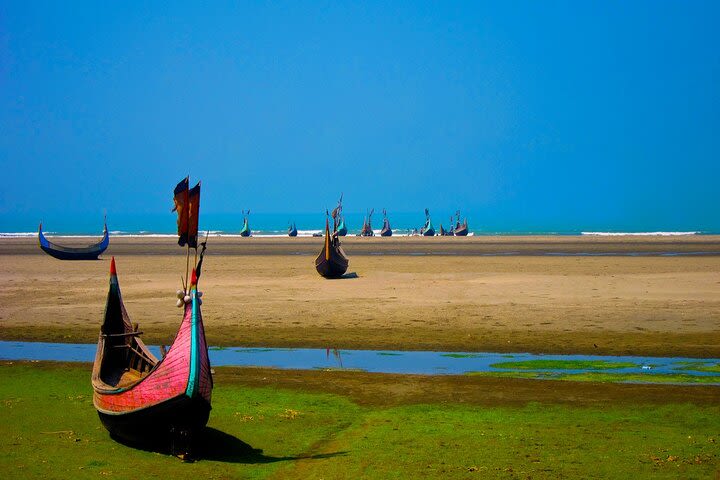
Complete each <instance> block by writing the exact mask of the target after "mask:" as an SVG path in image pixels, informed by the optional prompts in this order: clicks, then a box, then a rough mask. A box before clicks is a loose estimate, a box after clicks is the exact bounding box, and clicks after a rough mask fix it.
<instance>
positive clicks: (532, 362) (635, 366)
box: [0, 341, 720, 385]
mask: <svg viewBox="0 0 720 480" xmlns="http://www.w3.org/2000/svg"><path fill="white" fill-rule="evenodd" d="M150 348H151V350H152V351H153V353H155V354H156V355H157V356H158V357H160V348H159V347H150ZM95 349H96V345H95V344H73V343H43V342H12V341H0V359H2V360H38V361H63V362H92V361H93V360H94V359H95ZM209 353H210V362H211V364H212V365H213V366H244V367H270V368H280V369H304V370H305V369H343V370H349V371H352V370H361V371H366V372H376V373H401V374H419V375H465V374H490V375H495V376H516V377H524V378H545V379H547V378H557V379H568V380H571V379H573V378H574V377H575V378H577V379H585V380H588V379H589V380H592V378H597V379H602V380H605V381H631V382H647V383H668V379H672V380H673V381H672V383H703V384H706V385H707V384H708V383H709V384H716V385H720V359H697V358H685V357H676V358H671V357H632V356H600V355H538V354H531V353H514V354H507V353H490V352H427V351H387V350H337V349H317V348H252V347H210V348H209ZM603 372H604V373H605V375H603V376H600V375H599V374H600V373H603ZM609 372H612V375H610V374H609ZM581 375H582V376H581ZM700 377H702V378H700Z"/></svg>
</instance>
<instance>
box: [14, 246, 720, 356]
mask: <svg viewBox="0 0 720 480" xmlns="http://www.w3.org/2000/svg"><path fill="white" fill-rule="evenodd" d="M63 240H64V239H63ZM90 241H92V240H88V239H85V240H83V241H81V243H82V242H84V243H89V242H90ZM321 241H322V240H321V239H317V238H314V239H313V238H298V239H289V238H275V239H267V238H250V239H241V238H214V239H211V240H210V250H209V254H208V256H207V258H206V261H205V265H204V267H203V277H202V279H201V285H200V288H201V290H203V291H204V292H205V296H204V297H203V298H204V300H205V303H204V305H203V315H204V319H205V324H206V330H207V335H208V339H209V341H210V343H211V344H213V345H248V346H276V347H288V346H297V347H299V346H307V347H321V348H322V347H337V348H371V349H372V348H375V349H399V350H410V349H412V350H456V351H507V352H524V351H529V352H543V353H589V354H638V355H640V354H642V355H661V356H691V357H720V238H719V237H715V236H692V237H612V238H608V237H470V238H448V239H444V238H427V239H424V238H392V239H380V238H373V239H365V238H348V239H347V241H346V242H345V243H344V248H345V250H346V252H347V253H348V255H349V256H350V269H349V272H354V273H356V278H346V279H341V280H332V281H330V280H325V279H323V278H321V277H320V276H319V275H317V273H316V272H315V270H314V267H313V257H314V255H313V254H315V253H316V252H317V251H319V249H320V246H321ZM35 242H36V240H35V239H0V281H2V284H3V289H2V291H0V338H1V339H4V340H9V339H17V340H43V341H65V342H81V343H93V342H95V341H96V339H97V332H98V329H99V325H100V322H101V320H102V313H103V308H104V302H105V297H106V294H107V280H108V269H109V258H110V255H115V256H116V259H117V262H118V272H119V279H120V285H121V288H122V291H123V297H124V300H125V304H126V307H127V309H128V311H129V313H130V315H131V317H132V318H133V320H134V321H135V322H138V323H139V324H140V329H141V330H143V331H144V332H145V335H144V337H145V340H146V341H148V342H150V343H165V344H169V343H170V342H171V341H172V338H173V335H174V332H175V329H176V328H177V325H178V323H179V321H180V313H179V310H178V309H177V308H175V306H174V303H175V295H174V292H175V290H176V289H177V288H179V286H180V276H181V275H182V274H184V271H185V258H184V256H183V255H182V253H183V252H182V249H181V248H179V247H177V246H176V245H174V243H173V240H172V239H171V238H150V239H148V238H113V239H112V240H111V247H110V249H108V251H107V252H106V255H104V256H103V258H102V259H101V260H100V261H89V262H88V261H85V262H68V261H59V260H56V259H53V258H51V257H49V256H47V255H45V254H44V253H43V252H41V251H40V249H39V248H38V247H37V244H36V243H35ZM58 243H63V242H60V241H59V240H58ZM64 243H68V244H69V243H71V242H70V241H65V242H64ZM707 252H711V253H712V252H715V254H713V255H707V254H706V253H707ZM508 253H510V255H508ZM518 253H523V254H522V255H521V254H518ZM559 253H576V254H578V253H593V254H595V255H598V256H557V255H556V254H559ZM668 253H684V254H685V255H681V256H663V254H668ZM693 253H695V254H701V255H692V254H693ZM637 254H641V255H639V256H635V255H637ZM647 255H649V256H647Z"/></svg>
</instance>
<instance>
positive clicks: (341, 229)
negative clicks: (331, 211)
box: [337, 217, 348, 237]
mask: <svg viewBox="0 0 720 480" xmlns="http://www.w3.org/2000/svg"><path fill="white" fill-rule="evenodd" d="M347 232H348V231H347V227H346V226H345V217H340V223H339V224H338V229H337V236H338V237H344V236H345V235H347Z"/></svg>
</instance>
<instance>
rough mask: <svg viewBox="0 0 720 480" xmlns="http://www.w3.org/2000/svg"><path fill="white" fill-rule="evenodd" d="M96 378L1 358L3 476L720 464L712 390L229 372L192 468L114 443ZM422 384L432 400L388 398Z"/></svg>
mask: <svg viewBox="0 0 720 480" xmlns="http://www.w3.org/2000/svg"><path fill="white" fill-rule="evenodd" d="M89 375H90V367H89V366H88V365H84V364H53V363H17V362H3V363H0V378H2V381H1V382H0V415H1V417H0V418H2V420H3V421H2V422H0V471H2V472H3V475H2V477H3V478H5V479H14V478H38V477H43V478H78V479H81V478H97V477H103V478H143V477H145V478H161V477H162V478H192V477H195V478H326V479H330V478H371V479H372V478H630V477H632V478H636V479H640V478H653V479H655V478H713V477H715V476H716V475H717V474H718V471H719V467H720V447H719V443H720V405H718V403H717V402H714V399H715V398H716V397H715V390H712V389H711V387H702V386H699V387H692V388H695V389H696V390H692V389H691V387H672V386H667V387H662V388H664V389H668V390H667V391H668V395H667V401H663V400H662V398H665V397H664V396H663V395H662V392H663V391H664V390H661V389H660V388H661V387H660V386H627V387H623V386H617V385H603V384H597V389H598V390H597V392H598V393H597V395H595V393H594V390H593V388H595V387H593V386H588V385H587V384H582V383H577V384H573V385H568V384H564V385H563V386H561V387H560V388H559V389H554V388H553V389H552V391H558V390H559V391H560V392H571V391H572V390H569V389H571V388H577V389H578V397H577V398H590V399H594V398H595V397H604V398H606V399H605V400H603V402H602V403H593V401H587V402H586V401H577V402H575V401H573V400H572V398H565V397H571V395H569V394H565V393H562V395H561V396H560V397H557V398H558V400H557V401H554V400H552V401H542V402H536V401H530V400H532V398H530V400H529V401H527V402H523V401H519V400H518V399H517V398H514V397H516V395H514V393H513V392H512V391H511V392H510V397H513V398H514V400H513V401H508V402H494V403H493V404H485V403H484V402H483V400H482V399H483V398H484V397H486V396H489V395H490V393H491V392H487V393H488V395H485V394H484V393H483V392H482V391H477V387H478V386H480V385H493V386H494V387H493V388H495V389H502V388H503V385H504V383H503V382H507V386H508V389H509V390H512V389H517V388H525V389H527V388H529V389H537V388H540V389H544V384H548V383H553V384H556V382H543V381H533V382H531V381H522V380H513V379H494V380H483V379H471V378H458V379H457V380H456V382H455V383H457V386H458V389H457V391H456V392H453V391H452V388H451V387H452V385H453V379H448V378H442V379H425V378H424V377H421V376H418V377H417V378H408V377H402V376H382V375H374V376H372V375H367V374H359V376H358V375H356V374H353V373H352V372H345V373H333V372H309V373H303V372H292V373H290V374H287V375H285V374H283V373H282V372H279V373H278V372H275V373H274V372H271V371H260V370H258V371H255V372H254V371H252V370H245V371H241V370H234V371H230V370H225V369H218V374H217V375H216V388H215V390H214V394H213V411H212V413H211V417H210V422H209V428H208V429H207V432H206V434H205V436H204V438H203V441H202V442H201V443H202V448H201V451H199V452H198V454H199V455H200V459H199V460H198V461H196V462H195V463H182V462H181V461H179V460H178V459H176V458H174V457H171V456H168V455H164V454H161V453H156V452H151V451H143V450H137V449H133V448H130V447H127V446H124V445H122V444H119V443H117V442H115V441H113V440H112V439H110V437H109V436H108V434H107V432H106V431H105V430H104V428H103V427H102V426H101V425H100V422H99V420H98V418H97V415H96V413H95V410H94V409H93V406H92V391H91V389H90V383H89ZM270 376H274V378H269V377H270ZM481 381H486V382H491V381H492V382H494V383H486V384H481V383H477V382H481ZM473 382H475V383H473ZM411 384H412V385H420V387H419V389H418V391H421V390H423V389H425V390H427V391H423V392H422V394H421V395H417V396H415V397H414V400H408V399H407V398H406V397H407V396H405V397H403V396H402V392H399V393H397V395H393V394H391V395H384V394H382V392H386V391H387V392H398V391H399V390H409V389H410V388H411ZM443 385H446V386H447V387H443ZM528 385H529V387H528ZM443 388H447V389H448V392H446V393H444V394H442V395H446V396H445V397H442V398H444V400H440V398H441V397H440V396H439V395H441V393H438V392H435V391H434V390H433V389H435V390H441V389H443ZM672 389H682V390H677V392H680V394H677V395H676V394H673V392H674V390H672ZM688 389H689V390H688ZM323 390H324V391H323ZM528 391H530V390H528ZM552 391H551V392H550V394H552ZM693 391H697V392H698V395H697V399H698V401H694V399H693V395H692V394H690V395H687V393H686V392H693ZM353 392H355V393H353ZM463 392H469V393H468V394H467V395H464V394H463ZM608 392H610V393H608ZM613 392H615V393H613ZM618 392H619V393H618ZM623 392H630V393H632V392H639V393H637V396H638V398H637V401H628V399H626V398H624V396H623V395H624V393H623ZM643 392H644V393H643ZM653 392H656V393H653ZM657 392H660V394H659V396H658V394H657ZM454 393H460V394H459V395H457V398H455V397H454V396H453V395H454ZM648 395H650V396H648ZM376 396H377V398H375V397H376ZM528 397H532V395H528ZM397 398H404V400H401V401H400V400H397V401H396V400H395V399H397ZM548 398H553V397H548ZM646 398H647V399H649V400H645V399H646ZM616 399H618V400H616ZM630 400H631V399H630Z"/></svg>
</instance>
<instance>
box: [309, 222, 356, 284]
mask: <svg viewBox="0 0 720 480" xmlns="http://www.w3.org/2000/svg"><path fill="white" fill-rule="evenodd" d="M348 264H349V261H348V258H347V257H346V256H345V252H344V251H343V249H342V247H341V246H340V240H338V238H337V235H335V234H333V235H331V234H330V226H329V224H328V221H327V220H325V244H324V245H323V249H322V250H321V251H320V254H319V255H318V256H317V258H316V259H315V269H316V270H317V272H318V273H319V274H320V275H322V276H323V277H325V278H340V277H342V276H343V275H344V274H345V272H347V269H348Z"/></svg>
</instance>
